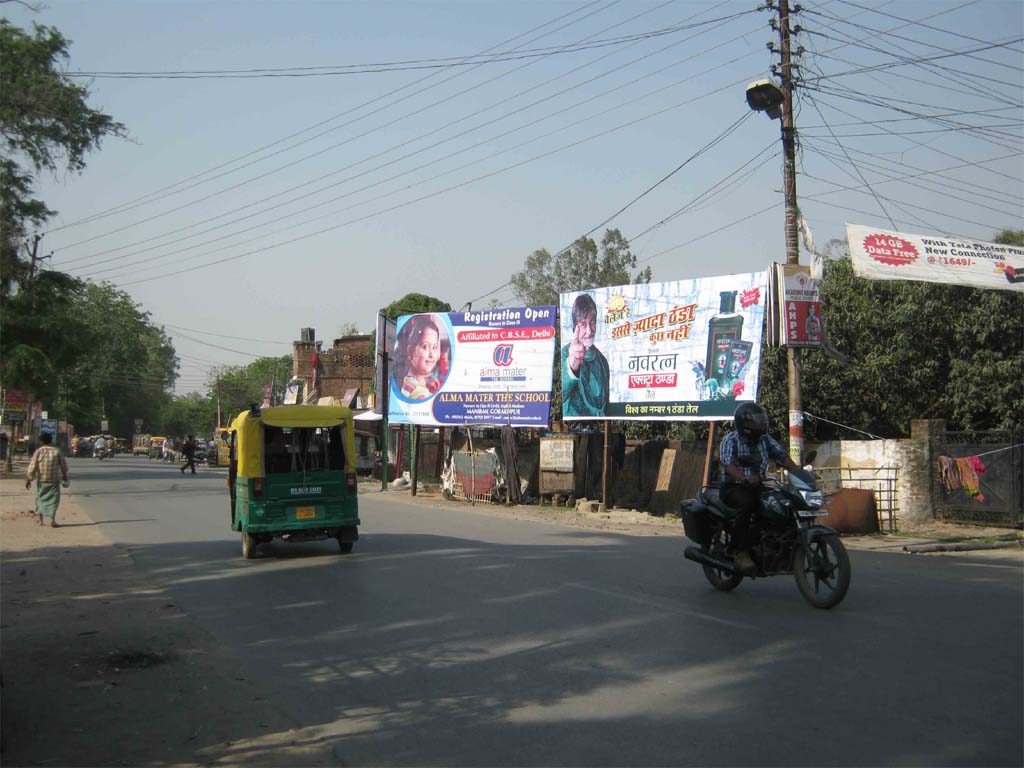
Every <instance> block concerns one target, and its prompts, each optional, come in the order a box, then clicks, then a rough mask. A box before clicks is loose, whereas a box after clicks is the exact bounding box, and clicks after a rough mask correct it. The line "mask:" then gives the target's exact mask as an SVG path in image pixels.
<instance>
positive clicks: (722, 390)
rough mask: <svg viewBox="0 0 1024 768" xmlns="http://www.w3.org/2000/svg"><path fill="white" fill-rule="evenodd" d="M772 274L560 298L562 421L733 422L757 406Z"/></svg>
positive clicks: (625, 287) (624, 287) (603, 290)
mask: <svg viewBox="0 0 1024 768" xmlns="http://www.w3.org/2000/svg"><path fill="white" fill-rule="evenodd" d="M767 283H768V273H767V272H752V273H747V274H739V275H726V276H722V277H705V278H696V279H691V280H677V281H674V282H668V283H649V284H640V285H622V286H618V287H614V288H594V289H591V290H588V291H582V292H579V293H563V294H562V295H561V298H560V303H561V342H560V343H561V359H562V418H563V419H564V420H566V421H576V420H585V419H604V420H608V419H616V420H620V419H627V420H633V421H694V420H701V421H708V420H711V421H717V420H726V419H731V418H732V414H733V411H734V410H735V409H736V405H737V403H738V402H741V401H745V400H755V399H756V398H757V379H758V369H759V367H760V363H761V335H762V329H763V326H764V317H765V303H766V294H767Z"/></svg>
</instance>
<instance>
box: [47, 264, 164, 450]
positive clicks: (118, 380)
mask: <svg viewBox="0 0 1024 768" xmlns="http://www.w3.org/2000/svg"><path fill="white" fill-rule="evenodd" d="M69 312H70V314H72V315H73V317H74V318H75V319H76V320H77V321H78V322H79V323H81V324H82V326H83V327H84V332H83V336H82V338H83V339H84V340H85V344H84V346H83V352H82V354H81V355H80V356H79V357H78V358H77V359H76V361H75V363H74V364H73V365H71V366H68V367H65V368H63V369H62V370H60V371H59V372H58V376H59V378H60V392H59V393H58V394H59V395H60V400H61V403H62V404H65V407H64V413H65V414H66V415H67V416H68V417H69V418H70V421H71V422H72V423H74V424H75V426H76V427H77V428H78V430H79V431H95V430H98V429H99V426H100V419H101V418H102V417H106V418H107V420H108V421H109V422H110V430H111V431H112V432H113V433H114V434H116V435H129V434H131V433H132V432H133V431H134V424H135V419H142V422H143V428H144V429H146V430H152V429H155V428H156V426H157V425H159V424H160V422H161V419H162V414H163V409H164V408H165V407H166V405H167V403H168V402H169V400H170V397H171V395H170V390H171V388H172V387H173V386H174V381H175V378H176V376H177V358H176V356H175V352H174V347H173V345H172V344H171V340H170V338H169V337H168V336H167V335H166V334H165V333H164V331H163V329H162V328H160V327H158V326H156V325H155V324H154V323H153V322H152V320H151V319H150V316H149V313H148V312H146V311H144V310H143V309H142V307H141V306H140V305H138V304H136V303H135V301H134V299H132V297H131V296H129V295H128V294H127V293H125V292H124V291H122V290H119V289H118V288H115V287H114V286H113V285H111V284H109V283H102V284H98V285H97V284H95V283H88V284H86V286H85V288H84V290H82V291H81V292H80V293H78V294H77V295H76V296H75V297H74V298H73V300H72V302H71V305H70V308H69Z"/></svg>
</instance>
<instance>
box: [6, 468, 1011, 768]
mask: <svg viewBox="0 0 1024 768" xmlns="http://www.w3.org/2000/svg"><path fill="white" fill-rule="evenodd" d="M23 472H24V462H22V463H21V464H20V465H19V466H17V467H16V468H15V474H14V476H12V477H5V478H0V579H2V583H0V586H2V589H0V651H2V657H0V659H2V661H0V675H2V689H0V698H2V701H0V734H2V744H0V747H2V754H0V763H2V764H4V765H9V766H21V765H25V766H28V765H46V766H54V765H76V766H78V765H90V766H91V765H104V766H106V765H181V766H185V765H216V766H222V765H224V766H226V765H246V766H262V765H266V766H271V765H273V766H277V765H281V766H287V765H309V766H315V765H336V764H338V763H339V761H338V760H337V758H336V756H335V755H334V753H333V752H332V750H331V749H330V747H329V744H328V742H327V741H326V740H325V739H323V738H321V736H320V734H319V733H318V732H317V731H316V729H302V728H300V727H299V725H298V724H296V723H293V722H291V721H290V720H289V719H288V718H287V716H285V715H284V714H282V713H281V712H280V711H279V710H278V709H277V708H276V707H274V706H273V703H272V702H269V701H267V700H265V699H263V698H262V697H261V695H260V690H259V688H258V686H257V685H256V684H255V683H254V682H253V681H251V680H249V679H247V678H246V676H245V673H244V672H243V671H242V670H241V668H240V667H239V665H238V664H237V662H236V661H235V660H234V659H233V658H232V657H231V656H230V655H229V654H227V653H225V652H224V651H223V650H222V649H221V648H219V647H218V646H217V644H216V642H215V641H214V638H213V637H212V636H210V635H209V634H207V633H206V632H205V631H204V630H203V629H202V628H201V627H200V626H199V625H198V624H196V623H195V622H193V621H192V620H191V619H190V618H189V617H188V616H187V615H186V614H184V613H183V612H182V611H181V610H180V609H179V608H178V607H177V606H176V605H175V604H174V602H173V600H172V599H171V598H170V597H169V596H168V595H167V594H166V593H164V592H162V591H161V590H159V589H154V588H153V587H152V586H151V585H150V584H148V583H147V582H146V581H145V579H143V577H142V576H141V574H140V573H139V572H138V571H137V570H136V569H135V566H134V564H133V562H132V560H131V558H130V556H129V555H128V554H127V552H125V551H124V550H123V549H121V548H119V547H116V546H113V545H111V543H110V542H109V541H108V540H107V539H106V538H105V537H104V535H103V532H102V528H101V527H100V526H98V525H96V524H95V523H94V522H93V521H92V520H91V519H90V518H89V517H88V516H87V515H86V514H85V513H84V511H83V510H82V509H81V508H80V507H79V506H78V505H77V504H76V502H75V498H74V494H73V492H72V493H69V494H65V496H64V498H63V500H62V503H61V506H60V512H59V521H60V523H61V525H60V527H58V528H56V529H52V528H49V527H39V526H38V525H36V522H35V516H34V514H32V511H31V510H32V504H33V500H32V493H31V492H30V491H26V490H25V487H24V481H22V480H20V479H19V478H20V477H23V474H22V473H23ZM366 490H367V491H370V490H371V489H370V487H367V489H366ZM72 491H73V489H72ZM388 496H389V499H394V500H396V501H403V502H405V503H409V504H417V505H450V504H453V503H457V502H448V501H445V500H444V499H443V498H441V497H440V496H435V495H429V494H421V495H419V496H417V497H415V498H411V497H409V496H408V493H407V492H405V493H399V492H393V493H389V494H388ZM459 506H460V507H461V508H462V509H464V510H466V511H469V512H472V513H474V514H481V515H489V516H501V517H509V518H514V519H521V520H532V521H537V522H544V523H551V524H558V525H569V526H577V527H584V528H589V529H594V530H602V531H613V532H616V533H622V534H627V535H638V536H677V537H681V536H682V524H681V522H680V520H679V519H678V518H676V517H671V516H670V517H655V516H652V515H648V514H646V513H644V512H640V511H637V510H623V509H613V510H608V511H606V512H603V513H595V512H578V511H576V510H575V509H566V508H565V507H549V506H543V507H542V506H521V507H502V506H497V505H491V504H477V505H475V506H471V505H466V504H460V505H459ZM947 528H948V530H947ZM915 533H916V532H915ZM969 533H970V535H972V536H979V537H980V536H991V535H1005V534H1007V533H1008V531H1006V530H1005V529H992V530H989V529H970V530H969ZM954 535H955V536H960V537H962V536H964V535H965V531H964V529H963V528H962V527H958V526H952V527H949V526H942V525H941V524H936V525H935V526H934V527H933V530H930V531H928V532H923V533H922V534H921V536H918V537H916V538H915V537H906V536H875V537H853V538H851V539H848V540H847V541H848V545H849V546H850V547H851V548H867V549H877V550H888V551H893V552H899V551H901V548H902V546H903V545H905V544H906V543H908V542H920V541H934V540H939V539H941V538H948V537H951V536H954ZM961 554H962V553H961ZM971 554H972V555H973V554H974V553H971ZM1007 554H1008V553H1007V551H1006V550H999V551H997V552H985V553H978V556H979V557H992V556H1004V557H1005V556H1006V555H1007ZM1014 556H1017V557H1022V558H1024V551H1021V550H1020V547H1018V548H1017V551H1016V552H1015V553H1014Z"/></svg>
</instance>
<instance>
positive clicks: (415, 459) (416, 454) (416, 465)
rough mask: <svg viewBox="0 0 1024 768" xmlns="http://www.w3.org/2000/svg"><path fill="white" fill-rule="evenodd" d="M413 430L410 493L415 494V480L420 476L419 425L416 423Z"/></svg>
mask: <svg viewBox="0 0 1024 768" xmlns="http://www.w3.org/2000/svg"><path fill="white" fill-rule="evenodd" d="M413 432H414V434H415V437H414V438H413V441H412V494H411V495H413V496H415V495H416V481H417V479H418V478H419V476H420V425H419V424H417V425H416V426H415V427H414V429H413Z"/></svg>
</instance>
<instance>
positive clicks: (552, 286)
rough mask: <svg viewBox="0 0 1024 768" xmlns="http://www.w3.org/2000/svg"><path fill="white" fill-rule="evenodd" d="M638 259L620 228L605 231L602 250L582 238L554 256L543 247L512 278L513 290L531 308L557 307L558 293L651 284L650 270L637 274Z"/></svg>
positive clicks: (528, 258) (585, 238)
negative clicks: (633, 273)
mask: <svg viewBox="0 0 1024 768" xmlns="http://www.w3.org/2000/svg"><path fill="white" fill-rule="evenodd" d="M636 265H637V260H636V256H634V255H633V254H632V252H631V251H630V250H629V241H628V240H626V238H624V237H623V236H622V233H621V232H619V230H617V229H608V230H605V233H604V237H603V238H601V247H600V251H599V250H598V246H597V243H595V242H594V241H593V240H592V239H590V238H589V237H581V238H579V239H578V240H577V241H576V242H575V243H573V244H572V245H571V246H569V247H568V248H566V249H565V250H563V251H559V252H558V253H556V254H554V255H552V254H551V253H550V252H549V251H547V250H546V249H544V248H541V249H540V250H537V251H534V252H533V253H531V254H530V255H529V256H528V257H527V258H526V266H525V267H524V269H523V270H522V271H521V272H516V273H515V274H514V275H512V281H511V282H512V291H513V292H514V293H515V295H516V298H518V299H519V300H520V301H521V302H523V303H524V304H526V305H528V306H556V307H557V306H558V294H560V293H571V292H573V291H585V290H587V289H588V288H600V287H605V286H613V285H627V284H629V283H649V282H650V281H651V268H650V267H647V268H646V269H643V270H641V271H639V272H637V273H636V274H635V275H631V273H630V270H633V269H636Z"/></svg>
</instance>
